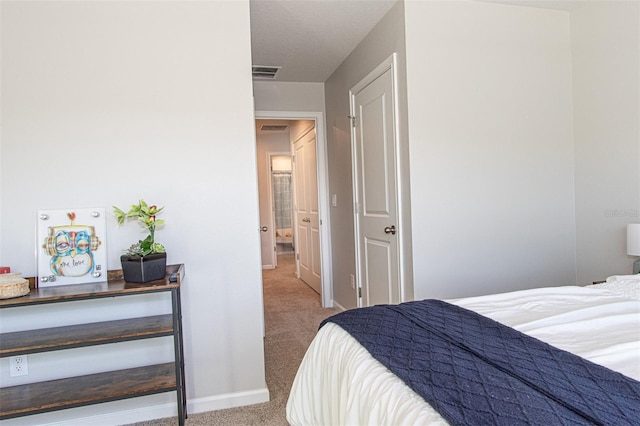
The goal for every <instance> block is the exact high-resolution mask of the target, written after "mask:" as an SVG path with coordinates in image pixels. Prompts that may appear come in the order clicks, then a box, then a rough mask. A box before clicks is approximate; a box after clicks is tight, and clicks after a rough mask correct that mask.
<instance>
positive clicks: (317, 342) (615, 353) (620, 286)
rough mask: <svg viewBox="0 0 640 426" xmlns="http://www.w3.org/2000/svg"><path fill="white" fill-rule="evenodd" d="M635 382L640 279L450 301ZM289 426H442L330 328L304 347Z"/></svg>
mask: <svg viewBox="0 0 640 426" xmlns="http://www.w3.org/2000/svg"><path fill="white" fill-rule="evenodd" d="M449 302H451V303H453V304H456V305H459V306H462V307H464V308H467V309H470V310H473V311H476V312H478V313H480V314H482V315H485V316H487V317H490V318H493V319H494V320H496V321H499V322H501V323H503V324H505V325H508V326H510V327H513V328H515V329H517V330H520V331H522V332H523V333H526V334H528V335H530V336H533V337H536V338H538V339H540V340H543V341H545V342H547V343H549V344H551V345H554V346H556V347H558V348H560V349H564V350H567V351H569V352H572V353H574V354H576V355H580V356H582V357H583V358H586V359H588V360H591V361H593V362H595V363H597V364H600V365H603V366H605V367H608V368H611V369H612V370H616V371H618V372H620V373H622V374H625V375H627V376H629V377H632V378H634V379H636V380H640V275H632V276H618V277H610V278H609V279H608V280H607V283H605V284H600V285H595V286H589V287H549V288H541V289H533V290H524V291H517V292H512V293H502V294H497V295H490V296H481V297H471V298H465V299H457V300H450V301H449ZM287 419H288V420H289V422H290V423H291V424H292V425H418V424H420V425H426V424H429V425H446V424H447V423H446V421H445V420H444V419H443V418H442V417H441V416H440V415H439V414H438V413H437V412H436V411H435V410H434V409H433V408H432V407H431V406H430V405H429V404H427V403H426V402H425V401H424V399H423V398H422V397H420V396H419V395H417V394H416V393H415V392H413V391H412V390H411V389H409V387H407V386H406V385H405V384H404V382H402V381H401V380H400V379H399V378H398V377H396V376H395V375H394V374H393V373H391V372H390V371H389V370H387V368H386V367H384V366H383V365H382V364H380V363H379V362H378V361H377V360H375V359H374V358H373V357H371V355H369V353H368V352H367V350H366V349H364V348H363V347H362V346H361V345H360V344H359V343H358V342H357V341H356V340H355V339H354V338H352V337H351V336H350V335H349V334H348V333H347V332H345V331H344V330H343V329H342V328H340V327H339V326H337V325H335V324H332V323H329V324H327V325H325V326H324V327H323V328H322V329H320V331H319V332H318V334H317V336H316V337H315V339H314V340H313V342H312V343H311V345H310V346H309V349H308V351H307V353H306V355H305V357H304V359H303V360H302V363H301V365H300V369H299V370H298V373H297V375H296V378H295V380H294V382H293V386H292V389H291V394H290V396H289V401H288V402H287Z"/></svg>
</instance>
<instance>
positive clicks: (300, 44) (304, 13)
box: [250, 0, 599, 82]
mask: <svg viewBox="0 0 640 426" xmlns="http://www.w3.org/2000/svg"><path fill="white" fill-rule="evenodd" d="M416 1H429V0H416ZM451 1H455V0H451ZM478 1H485V2H492V3H503V4H510V5H517V6H528V7H542V8H548V9H561V10H571V9H573V8H575V7H576V5H578V4H580V3H581V2H584V1H599V0H478ZM395 2H396V0H250V7H251V55H252V62H253V66H275V67H281V69H280V70H279V71H278V73H277V74H276V77H275V79H273V80H276V81H299V82H324V81H326V80H327V79H328V78H329V77H330V76H331V74H332V73H333V72H334V71H335V70H336V69H337V68H338V66H339V65H340V64H341V63H342V62H343V61H344V60H345V59H346V57H347V56H348V55H349V53H351V51H352V50H353V49H354V48H355V47H356V46H357V45H358V43H360V41H362V40H363V39H364V37H365V36H366V35H367V34H368V33H369V31H371V29H372V28H373V27H374V26H375V24H377V23H378V21H380V19H382V17H383V16H384V15H385V14H386V13H387V12H388V11H389V9H390V8H391V6H393V4H394V3H395Z"/></svg>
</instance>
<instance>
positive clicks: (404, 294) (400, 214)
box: [349, 52, 412, 307]
mask: <svg viewBox="0 0 640 426" xmlns="http://www.w3.org/2000/svg"><path fill="white" fill-rule="evenodd" d="M388 70H390V71H391V87H392V90H393V96H392V99H393V108H394V117H393V127H394V129H393V134H394V138H395V143H394V153H395V168H396V176H395V179H394V180H395V186H396V188H395V189H396V206H395V207H396V215H397V221H398V280H399V281H400V282H399V288H400V302H406V301H408V300H412V296H411V295H410V294H409V288H407V284H408V282H407V281H408V280H407V279H406V278H407V277H406V273H405V268H404V266H403V265H405V261H406V259H405V256H406V253H405V250H404V248H405V244H406V241H408V240H407V238H410V235H408V234H407V232H408V231H409V224H408V223H407V222H406V221H405V220H404V217H405V212H404V207H403V205H404V197H403V193H402V190H403V188H402V162H401V158H402V155H401V152H400V144H401V142H400V120H399V115H400V114H399V102H398V72H397V54H396V53H395V52H394V53H392V54H391V56H389V57H388V58H387V59H385V60H384V61H383V62H382V63H381V64H380V65H378V66H377V67H375V68H374V69H373V71H371V72H370V73H369V74H367V75H366V77H364V78H363V79H362V80H360V81H359V82H358V83H357V84H356V85H355V86H353V87H352V88H351V90H349V113H350V118H351V117H355V116H356V111H355V108H356V106H355V96H356V94H357V93H358V92H360V91H361V90H362V89H364V88H365V87H366V86H368V85H369V84H371V83H372V82H373V81H375V80H376V79H377V78H378V77H380V76H381V75H382V74H384V73H385V72H386V71H388ZM355 150H356V129H355V127H354V126H353V125H352V126H351V153H352V155H351V180H352V182H351V185H352V187H353V226H354V238H355V240H354V242H355V261H356V271H355V272H356V282H357V286H356V300H357V305H356V306H358V307H361V306H362V297H359V295H358V289H359V288H360V287H361V285H362V284H361V283H362V277H361V271H362V268H361V263H362V253H360V221H359V218H358V193H359V192H358V191H359V190H360V189H359V188H358V186H357V173H358V165H357V159H356V155H355V152H356V151H355Z"/></svg>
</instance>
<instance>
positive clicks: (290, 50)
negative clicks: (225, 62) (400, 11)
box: [250, 0, 396, 82]
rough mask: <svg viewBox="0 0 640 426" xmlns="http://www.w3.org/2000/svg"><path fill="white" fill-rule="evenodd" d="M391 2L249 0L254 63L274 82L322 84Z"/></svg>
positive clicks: (373, 0) (366, 0)
mask: <svg viewBox="0 0 640 426" xmlns="http://www.w3.org/2000/svg"><path fill="white" fill-rule="evenodd" d="M395 1H396V0H250V6H251V54H252V62H253V65H254V66H258V65H262V66H277V67H282V68H281V69H280V70H279V71H278V73H277V75H276V78H275V80H276V81H302V82H324V81H325V80H327V79H328V78H329V76H331V74H332V73H333V71H335V70H336V68H338V66H339V65H340V64H341V63H342V61H344V60H345V59H346V57H347V56H348V55H349V53H351V51H352V50H353V49H354V48H355V47H356V46H357V45H358V43H360V42H361V41H362V39H364V37H365V36H366V35H367V34H368V33H369V31H371V29H372V28H373V27H374V26H375V24H377V23H378V21H380V19H381V18H382V17H383V16H384V15H385V14H386V13H387V11H389V9H390V8H391V6H392V5H393V4H394V3H395Z"/></svg>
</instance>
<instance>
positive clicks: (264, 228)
mask: <svg viewBox="0 0 640 426" xmlns="http://www.w3.org/2000/svg"><path fill="white" fill-rule="evenodd" d="M268 230H269V228H267V227H266V226H263V227H262V228H260V232H267V231H268Z"/></svg>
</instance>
